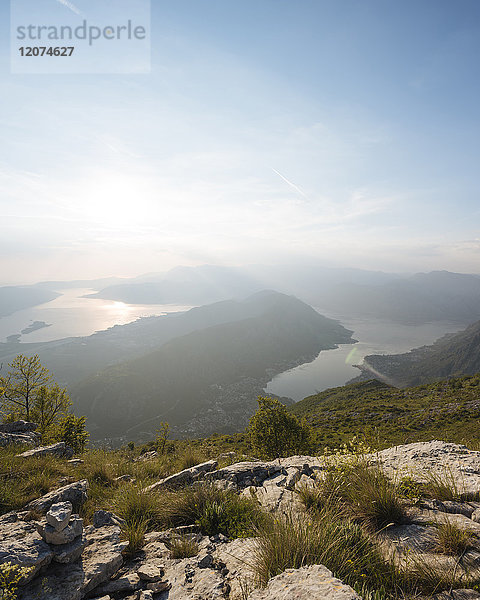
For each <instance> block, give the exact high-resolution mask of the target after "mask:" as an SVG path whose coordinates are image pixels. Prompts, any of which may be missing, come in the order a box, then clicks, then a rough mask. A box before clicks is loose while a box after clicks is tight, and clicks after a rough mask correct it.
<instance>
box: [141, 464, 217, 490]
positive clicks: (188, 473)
mask: <svg viewBox="0 0 480 600" xmlns="http://www.w3.org/2000/svg"><path fill="white" fill-rule="evenodd" d="M217 465H218V463H217V461H216V460H209V461H207V462H204V463H200V464H199V465H195V466H194V467H190V468H189V469H184V470H183V471H180V472H179V473H175V474H174V475H170V476H169V477H165V479H161V480H160V481H157V482H156V483H153V484H152V485H149V486H148V487H146V488H145V491H148V492H152V491H158V490H162V489H166V488H175V487H180V486H183V485H188V484H191V483H192V482H193V481H196V480H197V479H200V478H201V477H202V476H203V475H204V474H205V473H208V472H210V471H213V470H214V469H216V468H217Z"/></svg>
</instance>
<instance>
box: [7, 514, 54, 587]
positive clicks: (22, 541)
mask: <svg viewBox="0 0 480 600" xmlns="http://www.w3.org/2000/svg"><path fill="white" fill-rule="evenodd" d="M52 558H53V551H52V549H51V548H50V546H49V545H48V544H47V543H45V542H44V541H43V540H42V538H41V537H40V535H39V534H38V532H37V530H36V527H35V524H34V523H33V522H32V521H28V522H27V521H19V520H18V519H17V515H16V514H15V513H9V514H7V515H4V516H3V517H0V564H1V563H4V562H11V563H13V564H15V565H21V566H23V567H34V570H33V571H32V572H31V573H30V575H29V576H28V578H27V579H26V580H25V581H30V580H31V579H33V578H34V577H35V576H36V575H37V574H38V573H39V571H40V570H41V569H43V568H45V567H46V566H47V565H49V564H50V562H51V561H52Z"/></svg>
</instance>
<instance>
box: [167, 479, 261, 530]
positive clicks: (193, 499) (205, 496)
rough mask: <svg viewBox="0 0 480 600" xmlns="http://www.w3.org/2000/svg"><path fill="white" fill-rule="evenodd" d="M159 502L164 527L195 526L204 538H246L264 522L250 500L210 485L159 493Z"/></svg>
mask: <svg viewBox="0 0 480 600" xmlns="http://www.w3.org/2000/svg"><path fill="white" fill-rule="evenodd" d="M159 501H160V504H161V506H160V508H159V511H160V514H161V517H160V519H161V522H162V524H163V525H164V526H166V527H176V526H179V525H198V526H199V527H200V529H201V531H202V533H203V534H204V535H216V534H217V533H223V534H224V535H227V536H228V537H230V538H236V537H246V536H249V535H251V534H252V532H253V531H254V528H255V527H257V526H258V525H259V524H260V523H262V522H263V521H264V520H265V519H266V516H265V514H264V513H263V511H262V510H261V509H260V507H259V506H258V505H257V504H256V503H255V502H254V501H253V500H250V499H248V498H243V497H241V496H238V495H237V494H236V493H235V492H233V491H224V490H220V489H218V488H216V487H214V486H210V485H202V486H193V487H189V488H185V489H183V490H179V491H178V492H168V493H163V494H162V495H161V496H159Z"/></svg>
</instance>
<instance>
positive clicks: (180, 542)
mask: <svg viewBox="0 0 480 600" xmlns="http://www.w3.org/2000/svg"><path fill="white" fill-rule="evenodd" d="M169 550H170V558H190V557H192V556H196V555H197V554H198V544H197V542H196V541H195V540H193V539H191V538H189V537H187V536H181V537H177V538H173V539H172V540H171V541H170V543H169Z"/></svg>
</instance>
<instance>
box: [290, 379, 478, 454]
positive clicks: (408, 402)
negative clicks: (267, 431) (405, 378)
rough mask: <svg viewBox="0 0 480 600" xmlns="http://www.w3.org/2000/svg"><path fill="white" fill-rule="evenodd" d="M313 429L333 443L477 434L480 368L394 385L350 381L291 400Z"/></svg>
mask: <svg viewBox="0 0 480 600" xmlns="http://www.w3.org/2000/svg"><path fill="white" fill-rule="evenodd" d="M289 410H291V411H292V412H293V413H294V414H296V415H297V416H298V417H304V418H305V419H306V420H307V421H308V422H309V423H310V424H311V425H312V426H313V427H314V429H315V431H316V434H317V438H318V442H319V443H320V444H321V445H325V446H329V447H338V446H339V445H340V444H342V443H343V442H345V441H347V440H350V439H351V438H352V437H353V436H354V435H366V437H367V441H370V442H373V443H374V444H376V445H379V446H380V447H388V446H389V445H393V444H404V443H410V442H414V441H427V440H431V439H442V440H445V441H456V442H461V441H462V440H464V439H467V438H469V439H478V428H479V426H480V374H477V375H474V376H466V377H461V378H454V379H451V380H449V381H441V382H438V383H434V384H430V385H424V386H418V387H410V388H407V389H401V390H400V389H396V388H394V387H392V386H389V385H387V384H385V383H381V382H379V381H375V380H373V381H367V382H361V383H351V384H349V385H345V386H342V387H339V388H333V389H330V390H325V391H324V392H321V393H320V394H316V395H314V396H309V397H308V398H305V399H304V400H301V401H300V402H297V403H296V404H295V405H294V406H292V407H291V408H290V409H289Z"/></svg>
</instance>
